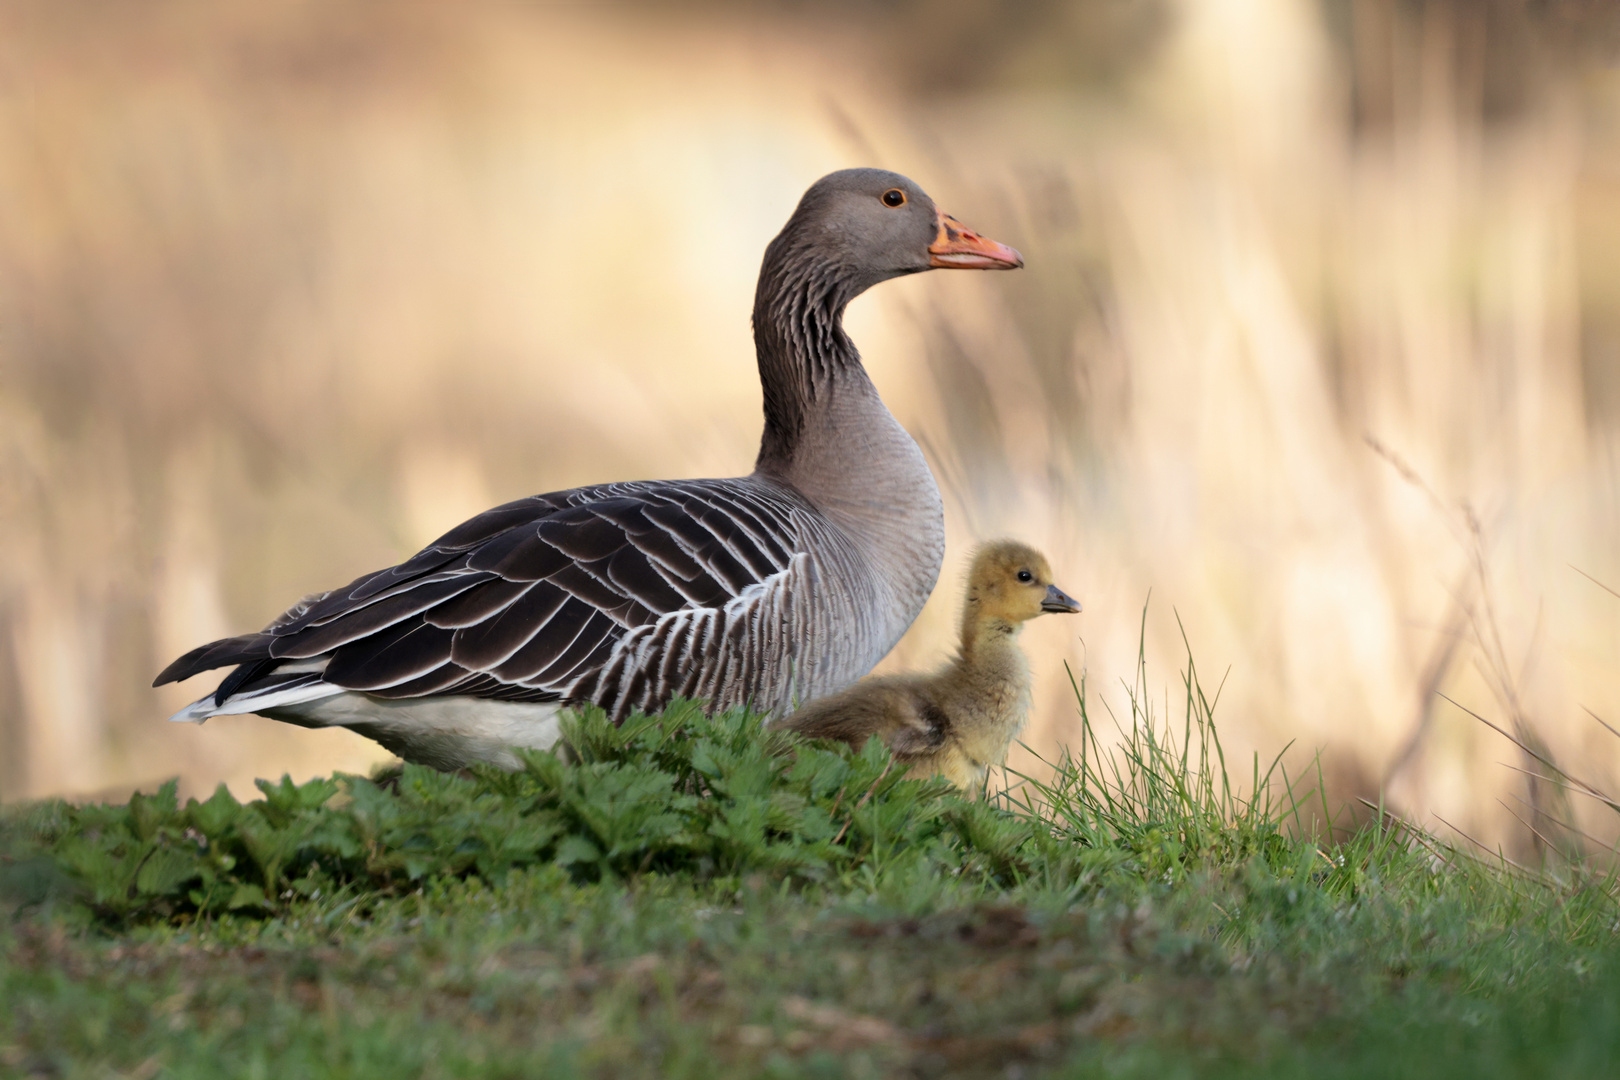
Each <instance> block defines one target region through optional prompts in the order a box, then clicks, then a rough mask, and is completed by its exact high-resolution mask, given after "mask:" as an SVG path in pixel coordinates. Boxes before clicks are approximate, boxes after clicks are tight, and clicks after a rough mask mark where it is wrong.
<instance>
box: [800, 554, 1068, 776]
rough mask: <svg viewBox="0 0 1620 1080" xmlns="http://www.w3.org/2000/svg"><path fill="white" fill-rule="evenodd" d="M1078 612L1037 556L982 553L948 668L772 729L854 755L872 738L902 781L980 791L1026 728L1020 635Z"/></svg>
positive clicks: (889, 682)
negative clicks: (931, 780) (846, 747)
mask: <svg viewBox="0 0 1620 1080" xmlns="http://www.w3.org/2000/svg"><path fill="white" fill-rule="evenodd" d="M1079 610H1080V605H1079V603H1078V602H1076V601H1075V600H1074V599H1072V598H1071V597H1069V596H1068V595H1067V594H1065V593H1064V592H1063V591H1062V590H1061V589H1059V588H1058V587H1057V586H1056V585H1055V584H1053V583H1052V571H1051V567H1050V565H1049V564H1048V563H1047V561H1046V558H1045V556H1043V555H1042V554H1041V553H1040V552H1038V551H1036V550H1035V549H1034V548H1032V547H1030V546H1029V545H1027V544H1022V543H1019V542H1017V541H1013V540H1001V541H996V542H993V543H990V544H986V545H984V546H983V547H981V548H980V549H979V550H978V552H977V553H976V554H975V555H974V558H973V563H972V566H971V568H970V569H969V571H968V586H967V596H966V599H965V600H964V602H963V605H962V623H961V648H960V651H959V652H958V654H957V655H956V657H955V658H953V659H952V660H951V661H950V662H949V663H948V664H946V665H945V666H944V667H943V668H941V669H940V670H939V671H938V672H935V673H934V674H931V675H922V674H907V675H888V676H882V677H879V678H874V679H867V680H865V681H863V682H861V683H858V684H856V685H855V686H852V687H850V688H849V689H847V690H844V691H842V692H840V693H836V694H833V695H831V696H829V697H825V698H821V699H819V700H817V701H813V702H811V703H809V704H808V705H806V706H804V707H803V708H801V709H799V710H798V711H797V712H795V713H793V714H792V715H791V716H789V717H787V718H786V719H785V720H783V721H781V722H780V723H779V725H778V726H780V727H783V728H786V729H788V730H791V731H796V732H798V733H799V734H801V735H805V736H807V737H810V738H817V739H834V740H838V741H842V742H846V743H848V744H850V745H851V746H856V747H859V746H861V745H863V744H864V743H865V742H866V741H867V740H868V739H869V738H871V737H873V736H877V737H878V738H879V739H881V740H882V741H883V742H884V744H885V745H887V746H888V747H889V749H890V751H891V752H893V754H894V756H895V758H896V760H897V761H899V762H901V763H902V764H904V765H905V766H907V775H909V776H914V777H919V778H921V777H929V776H943V777H945V778H946V779H948V780H949V781H950V782H951V783H953V784H955V785H956V786H957V787H959V788H963V789H964V790H974V789H977V788H978V787H980V786H982V785H983V783H984V780H985V776H986V774H987V773H988V772H989V770H990V769H991V768H992V767H993V766H995V765H997V764H999V763H1000V762H1002V761H1003V760H1005V759H1006V756H1007V749H1008V747H1010V746H1011V745H1012V741H1013V739H1015V738H1016V737H1017V736H1018V734H1019V732H1021V731H1022V730H1023V728H1024V725H1025V724H1026V723H1027V722H1028V719H1029V706H1030V669H1029V662H1028V660H1027V659H1026V658H1025V656H1024V652H1023V649H1021V648H1020V647H1019V644H1018V635H1019V632H1020V631H1021V630H1022V629H1023V626H1024V624H1025V623H1026V622H1028V621H1029V620H1030V619H1032V618H1035V617H1036V616H1038V615H1041V614H1045V613H1072V612H1077V611H1079Z"/></svg>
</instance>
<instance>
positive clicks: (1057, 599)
mask: <svg viewBox="0 0 1620 1080" xmlns="http://www.w3.org/2000/svg"><path fill="white" fill-rule="evenodd" d="M1041 610H1042V611H1051V612H1062V613H1063V614H1066V615H1074V614H1076V613H1078V612H1079V610H1080V601H1078V600H1076V599H1075V598H1074V597H1072V596H1070V595H1069V594H1068V593H1066V592H1064V591H1063V590H1062V589H1060V588H1058V587H1057V586H1056V585H1048V586H1047V587H1046V599H1045V600H1042V601H1041Z"/></svg>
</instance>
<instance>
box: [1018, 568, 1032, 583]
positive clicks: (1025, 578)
mask: <svg viewBox="0 0 1620 1080" xmlns="http://www.w3.org/2000/svg"><path fill="white" fill-rule="evenodd" d="M1018 580H1019V581H1022V582H1023V583H1024V584H1025V585H1028V584H1029V583H1030V582H1032V581H1034V580H1035V575H1034V574H1032V573H1030V572H1029V571H1028V570H1020V571H1018Z"/></svg>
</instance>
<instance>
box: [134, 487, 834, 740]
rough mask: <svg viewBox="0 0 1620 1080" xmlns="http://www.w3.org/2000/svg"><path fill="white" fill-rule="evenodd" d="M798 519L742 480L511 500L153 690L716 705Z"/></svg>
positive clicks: (773, 594)
mask: <svg viewBox="0 0 1620 1080" xmlns="http://www.w3.org/2000/svg"><path fill="white" fill-rule="evenodd" d="M812 514H813V510H812V509H811V508H810V506H809V504H808V503H805V502H804V501H803V500H802V499H801V498H799V497H797V496H795V495H793V494H792V493H791V492H786V491H781V490H772V489H770V488H768V487H766V486H765V485H763V484H761V483H759V482H758V481H755V480H753V479H752V478H744V479H740V480H694V481H684V482H679V481H677V482H659V483H626V484H608V485H602V486H598V487H590V488H577V489H574V490H571V491H565V492H557V493H554V494H549V495H538V496H533V497H531V498H527V499H519V500H517V501H516V502H511V503H507V504H505V505H503V506H498V507H496V508H494V509H493V510H489V511H486V512H485V513H483V514H480V515H478V516H477V517H475V518H473V519H471V520H470V521H467V522H466V523H464V524H462V525H460V526H458V527H457V528H455V529H453V530H451V531H450V532H448V533H446V534H445V535H444V536H442V537H440V538H439V539H438V540H436V541H434V542H433V543H432V544H430V545H428V546H427V547H426V548H424V549H423V550H422V551H421V552H419V553H418V554H416V555H415V556H413V557H412V558H410V559H409V560H407V561H405V562H403V563H401V564H399V565H398V566H394V567H390V568H389V569H386V570H381V571H378V572H377V573H374V574H368V575H366V576H364V577H361V578H359V579H357V580H356V581H354V582H353V583H351V584H350V585H349V586H348V587H346V588H342V589H336V590H333V591H331V592H328V593H323V594H320V595H317V596H313V597H308V598H306V599H304V600H302V601H300V602H299V603H298V604H296V605H294V606H293V607H292V608H290V609H289V610H288V611H287V612H285V613H284V614H283V615H281V616H280V617H278V618H277V619H276V620H275V621H274V622H272V623H271V624H270V625H269V626H267V627H266V628H265V629H264V630H263V631H261V632H259V633H258V634H249V635H244V636H242V637H237V638H227V639H225V640H222V641H217V642H213V643H211V644H209V645H205V646H202V647H201V648H199V649H196V650H193V651H192V652H190V653H188V654H186V655H185V656H183V657H181V658H180V659H178V660H176V661H175V662H174V663H173V664H171V665H170V666H169V667H168V668H167V669H165V670H164V672H163V673H162V674H161V675H159V676H158V679H157V682H156V683H155V684H154V685H161V684H163V683H165V682H170V681H174V680H177V679H183V678H186V677H188V676H190V675H193V674H196V673H197V672H200V671H204V670H208V669H210V668H216V667H222V666H225V665H227V664H233V663H234V664H236V665H237V667H236V670H235V671H233V672H232V673H231V674H230V675H228V676H227V677H226V678H225V680H224V681H223V682H222V683H221V684H220V686H219V689H218V690H217V691H216V693H215V704H216V706H224V705H225V703H226V701H227V699H229V698H232V697H233V696H238V695H239V696H241V698H242V700H244V701H245V700H246V699H247V698H249V697H253V696H258V695H261V694H265V693H268V692H284V691H286V690H287V689H288V688H289V687H295V688H296V687H298V686H307V685H309V684H314V683H322V684H325V685H327V686H331V687H335V688H339V689H342V690H356V691H363V692H365V693H367V694H371V695H374V696H376V697H383V698H416V697H427V696H438V695H466V696H473V697H487V698H499V699H506V700H514V701H594V702H596V703H597V704H600V705H602V706H603V707H604V708H606V709H608V711H609V712H610V713H612V714H614V715H616V716H622V715H624V714H625V713H627V712H628V711H629V710H630V709H632V708H650V707H654V706H656V705H658V704H661V703H662V702H663V701H666V700H668V698H669V697H671V696H674V695H676V694H681V695H685V696H705V697H714V696H716V691H717V690H718V689H719V688H720V687H721V686H722V685H723V684H724V683H725V682H726V681H727V679H728V678H730V677H733V676H735V675H737V674H738V673H739V672H740V671H741V669H742V667H746V657H739V656H737V655H735V654H736V653H737V651H738V650H737V649H729V650H728V648H727V645H728V642H729V643H732V644H738V645H743V646H746V644H747V643H746V642H738V641H737V640H736V639H737V638H738V636H739V633H740V634H742V635H743V636H746V634H747V632H748V631H749V630H750V629H751V628H754V627H757V626H759V625H760V623H761V621H762V620H761V619H760V618H759V617H758V615H759V610H758V609H760V608H761V607H763V606H768V605H770V604H772V603H774V602H778V601H780V599H781V597H782V596H783V594H784V593H791V591H792V589H791V585H792V584H793V583H792V580H791V579H793V578H795V577H797V576H800V575H802V574H803V573H804V562H805V558H806V556H805V555H804V553H803V550H802V547H803V545H802V538H803V536H804V531H805V528H804V527H805V525H806V522H807V520H808V518H809V516H810V515H812ZM743 651H745V652H746V648H744V649H743ZM728 653H730V654H732V655H728Z"/></svg>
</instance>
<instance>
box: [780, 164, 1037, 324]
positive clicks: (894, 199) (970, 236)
mask: <svg viewBox="0 0 1620 1080" xmlns="http://www.w3.org/2000/svg"><path fill="white" fill-rule="evenodd" d="M771 249H772V250H771V251H768V252H767V254H766V263H767V265H769V264H770V263H772V262H773V261H774V259H773V256H775V257H776V258H787V259H791V260H792V261H795V262H798V263H801V264H808V265H814V266H815V267H816V270H817V271H818V272H817V273H816V274H815V276H817V277H822V278H827V277H836V278H838V279H839V281H840V284H841V285H842V288H841V289H839V290H838V291H840V292H842V293H843V294H844V295H843V296H842V297H841V299H843V300H845V301H847V300H848V299H850V298H852V297H854V296H856V295H858V294H860V293H862V292H864V291H865V290H867V289H869V288H871V287H872V286H873V285H876V284H877V283H878V282H880V281H887V280H889V279H890V278H894V277H900V276H902V275H905V274H917V273H921V272H922V271H924V270H933V269H954V270H1015V269H1017V268H1018V267H1021V266H1023V265H1024V259H1023V256H1021V255H1019V254H1018V252H1017V251H1015V250H1013V249H1012V248H1010V247H1008V246H1007V245H1006V244H1001V243H997V242H996V241H994V240H990V239H988V238H986V237H983V236H980V235H979V234H978V233H976V232H974V231H973V230H972V229H969V228H968V227H967V226H965V225H963V224H962V223H961V222H959V221H957V220H956V219H955V218H953V217H951V216H950V215H949V214H947V213H945V212H944V211H943V210H941V209H940V208H939V207H937V206H936V205H934V200H933V199H931V198H929V197H928V193H927V192H925V191H924V190H923V189H922V188H920V187H918V186H917V185H916V184H915V183H913V182H912V181H911V180H909V179H907V178H906V177H904V176H901V175H900V174H899V173H893V172H888V171H887V170H884V169H844V170H842V171H840V172H835V173H829V174H828V175H826V176H824V177H822V178H821V179H820V180H818V181H816V182H815V183H814V184H812V185H811V187H810V190H808V191H806V192H805V193H804V198H803V199H801V200H800V201H799V206H798V209H796V210H795V211H794V213H793V217H792V218H791V219H789V221H788V223H787V226H786V227H785V228H784V229H783V230H782V233H781V235H780V236H778V237H777V238H776V240H775V241H773V242H772V244H771Z"/></svg>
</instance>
